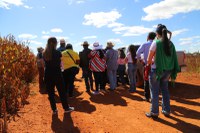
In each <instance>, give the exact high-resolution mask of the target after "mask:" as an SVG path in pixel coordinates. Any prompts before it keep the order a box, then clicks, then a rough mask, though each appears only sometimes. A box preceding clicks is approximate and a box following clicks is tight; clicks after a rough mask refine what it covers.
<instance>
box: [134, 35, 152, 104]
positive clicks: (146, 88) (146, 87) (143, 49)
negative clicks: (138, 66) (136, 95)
mask: <svg viewBox="0 0 200 133" xmlns="http://www.w3.org/2000/svg"><path fill="white" fill-rule="evenodd" d="M155 37H156V33H155V32H150V33H149V34H148V36H147V42H146V43H144V44H142V45H141V46H140V47H139V48H138V50H137V52H136V55H137V59H139V60H140V61H141V62H142V63H143V64H144V66H145V65H146V64H147V57H148V54H149V48H150V46H151V44H152V42H153V40H154V39H155ZM141 54H143V56H144V59H143V60H142V59H141ZM144 70H145V69H144ZM144 97H145V98H144V100H145V101H149V99H150V90H149V80H146V79H144Z"/></svg>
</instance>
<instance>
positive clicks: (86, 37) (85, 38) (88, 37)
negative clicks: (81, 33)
mask: <svg viewBox="0 0 200 133" xmlns="http://www.w3.org/2000/svg"><path fill="white" fill-rule="evenodd" d="M96 38H97V36H85V37H83V39H84V40H87V39H96Z"/></svg>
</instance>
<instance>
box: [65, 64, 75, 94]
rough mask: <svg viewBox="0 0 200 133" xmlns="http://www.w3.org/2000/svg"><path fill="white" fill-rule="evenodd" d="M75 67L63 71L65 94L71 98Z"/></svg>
mask: <svg viewBox="0 0 200 133" xmlns="http://www.w3.org/2000/svg"><path fill="white" fill-rule="evenodd" d="M75 71H76V67H70V68H69V69H65V70H64V72H63V76H64V82H65V86H66V89H65V90H66V92H67V93H68V94H69V96H70V97H72V96H73V92H74V79H75V76H76V72H75Z"/></svg>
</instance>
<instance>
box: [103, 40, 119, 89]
mask: <svg viewBox="0 0 200 133" xmlns="http://www.w3.org/2000/svg"><path fill="white" fill-rule="evenodd" d="M113 47H114V44H113V43H112V42H107V51H106V65H107V75H108V79H109V82H110V89H109V90H111V91H113V90H115V88H116V87H117V68H118V63H117V59H118V51H117V50H114V49H113Z"/></svg>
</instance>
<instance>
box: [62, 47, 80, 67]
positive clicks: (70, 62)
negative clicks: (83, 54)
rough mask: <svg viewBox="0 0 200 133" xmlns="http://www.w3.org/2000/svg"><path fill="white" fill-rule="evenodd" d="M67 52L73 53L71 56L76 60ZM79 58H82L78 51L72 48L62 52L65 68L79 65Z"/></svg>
mask: <svg viewBox="0 0 200 133" xmlns="http://www.w3.org/2000/svg"><path fill="white" fill-rule="evenodd" d="M67 52H68V53H69V54H70V55H71V57H72V58H73V59H74V60H73V59H72V58H71V57H70V56H69V54H68V53H67ZM77 60H80V58H79V55H78V53H76V52H75V51H73V50H71V49H67V50H65V51H63V52H62V64H63V68H64V70H66V69H69V68H71V67H78V65H77V64H76V63H75V62H76V61H77ZM74 61H75V62H74Z"/></svg>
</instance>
